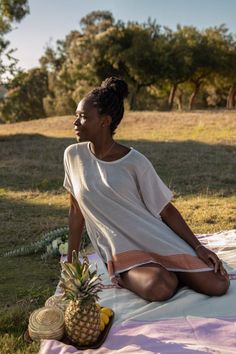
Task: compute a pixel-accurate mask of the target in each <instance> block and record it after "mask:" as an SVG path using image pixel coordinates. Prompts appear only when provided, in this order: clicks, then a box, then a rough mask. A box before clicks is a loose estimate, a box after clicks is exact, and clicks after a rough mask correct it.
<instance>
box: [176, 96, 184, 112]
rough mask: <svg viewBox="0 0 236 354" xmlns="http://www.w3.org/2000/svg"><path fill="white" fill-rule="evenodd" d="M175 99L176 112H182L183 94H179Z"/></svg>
mask: <svg viewBox="0 0 236 354" xmlns="http://www.w3.org/2000/svg"><path fill="white" fill-rule="evenodd" d="M176 98H177V106H178V111H182V110H183V92H180V93H179V94H178V96H177V97H176Z"/></svg>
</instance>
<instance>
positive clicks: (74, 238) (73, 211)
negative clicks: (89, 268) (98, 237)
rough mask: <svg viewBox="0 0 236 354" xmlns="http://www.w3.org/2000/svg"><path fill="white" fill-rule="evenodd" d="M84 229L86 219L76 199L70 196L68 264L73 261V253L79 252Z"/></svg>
mask: <svg viewBox="0 0 236 354" xmlns="http://www.w3.org/2000/svg"><path fill="white" fill-rule="evenodd" d="M83 228H84V217H83V215H82V213H81V210H80V207H79V205H78V203H77V201H76V199H75V198H74V197H73V195H71V194H70V210H69V247H68V255H67V260H68V262H71V261H72V251H73V250H76V252H78V251H79V247H80V241H81V236H82V231H83Z"/></svg>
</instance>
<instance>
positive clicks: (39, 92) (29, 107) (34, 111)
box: [0, 68, 48, 122]
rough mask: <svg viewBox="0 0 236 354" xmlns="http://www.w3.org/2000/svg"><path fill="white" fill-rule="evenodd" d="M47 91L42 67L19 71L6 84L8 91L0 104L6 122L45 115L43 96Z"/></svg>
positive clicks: (45, 75) (46, 78) (46, 79)
mask: <svg viewBox="0 0 236 354" xmlns="http://www.w3.org/2000/svg"><path fill="white" fill-rule="evenodd" d="M47 93H48V76H47V73H46V72H45V71H43V70H42V69H39V68H36V69H32V70H30V71H28V72H19V73H18V74H17V75H16V76H15V77H14V79H13V80H12V81H11V82H10V83H9V84H8V91H7V94H6V95H5V97H4V99H3V100H2V102H1V104H0V109H1V113H2V118H3V119H4V120H5V121H6V122H16V121H21V120H29V119H32V118H42V117H45V116H46V114H45V110H44V107H43V98H44V97H45V96H46V95H47Z"/></svg>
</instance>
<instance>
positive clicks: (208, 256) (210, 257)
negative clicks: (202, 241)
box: [195, 245, 228, 278]
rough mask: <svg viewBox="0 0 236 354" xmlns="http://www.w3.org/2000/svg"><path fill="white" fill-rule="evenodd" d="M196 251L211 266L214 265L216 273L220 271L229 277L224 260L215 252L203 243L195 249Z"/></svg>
mask: <svg viewBox="0 0 236 354" xmlns="http://www.w3.org/2000/svg"><path fill="white" fill-rule="evenodd" d="M195 252H196V253H197V255H198V257H199V258H200V259H201V260H203V261H204V262H205V263H206V264H207V265H208V266H209V267H211V268H212V266H213V267H214V271H215V273H217V272H218V271H219V272H220V274H221V275H223V276H225V277H226V278H228V274H227V272H226V270H225V269H224V267H223V263H222V261H221V260H220V259H219V257H218V256H217V255H216V254H215V253H214V252H212V251H211V250H209V249H208V248H206V247H204V246H203V245H200V246H198V247H197V248H196V249H195Z"/></svg>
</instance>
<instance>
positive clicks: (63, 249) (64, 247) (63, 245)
mask: <svg viewBox="0 0 236 354" xmlns="http://www.w3.org/2000/svg"><path fill="white" fill-rule="evenodd" d="M59 253H60V255H61V256H63V255H65V254H67V253H68V242H65V243H61V244H60V246H59Z"/></svg>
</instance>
